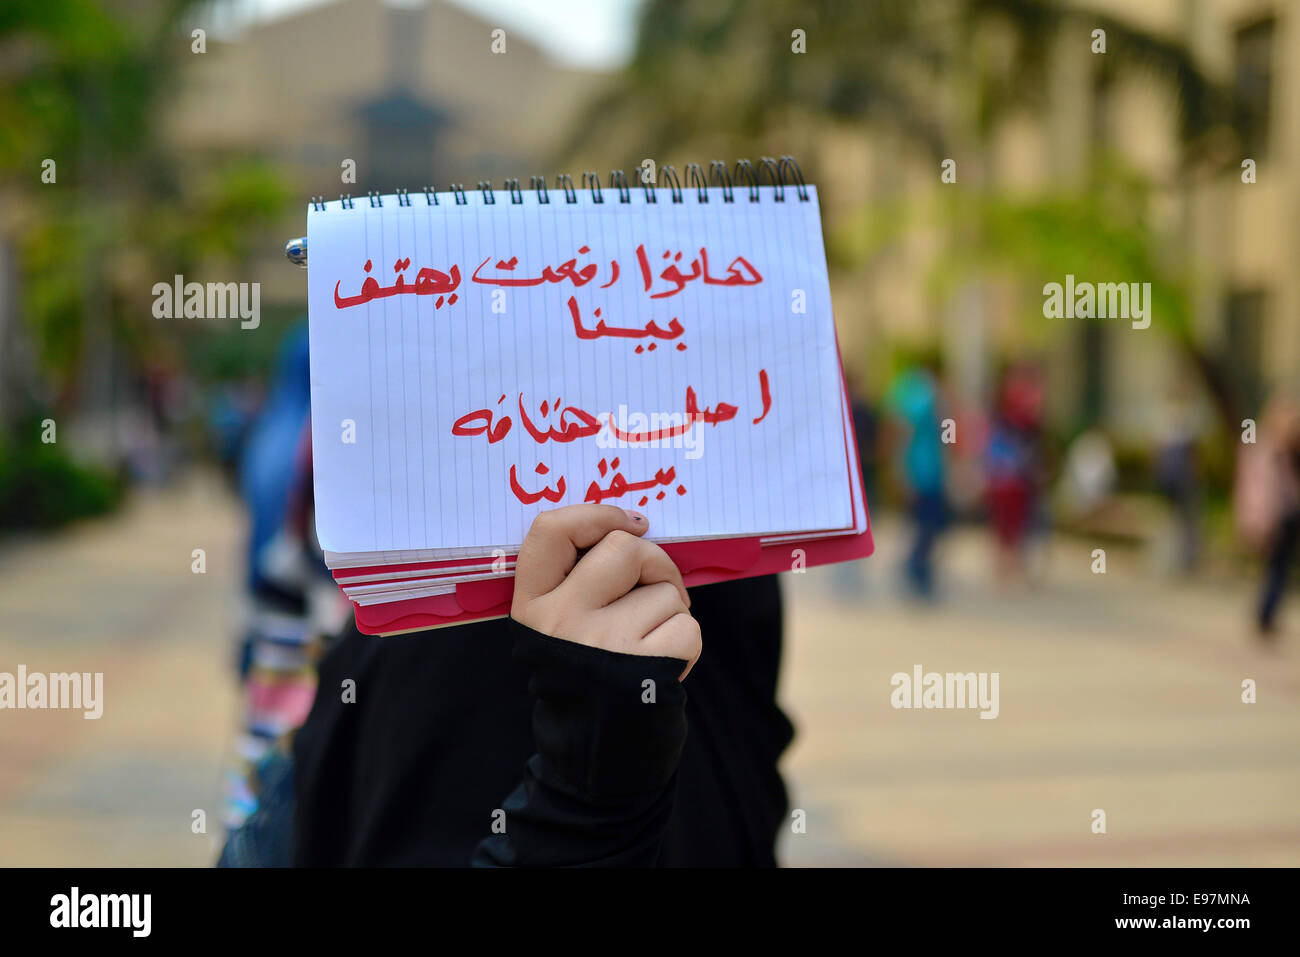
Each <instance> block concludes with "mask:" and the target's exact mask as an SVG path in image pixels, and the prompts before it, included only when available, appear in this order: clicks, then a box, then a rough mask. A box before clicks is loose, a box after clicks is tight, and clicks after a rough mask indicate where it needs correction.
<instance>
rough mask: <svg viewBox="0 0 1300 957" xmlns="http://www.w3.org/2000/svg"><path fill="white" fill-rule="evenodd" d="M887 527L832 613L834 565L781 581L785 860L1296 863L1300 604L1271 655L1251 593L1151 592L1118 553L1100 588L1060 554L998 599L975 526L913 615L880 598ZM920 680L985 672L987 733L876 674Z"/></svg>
mask: <svg viewBox="0 0 1300 957" xmlns="http://www.w3.org/2000/svg"><path fill="white" fill-rule="evenodd" d="M901 531H902V529H900V528H898V527H897V526H891V525H888V524H887V525H885V527H884V529H883V531H882V534H881V535H880V536H879V537H880V540H881V546H880V550H879V552H878V553H877V555H876V556H873V558H872V559H869V560H868V562H867V563H866V568H865V578H866V580H867V588H866V589H865V591H866V594H865V595H864V596H863V597H861V598H859V599H858V600H856V601H852V602H845V603H837V602H835V601H834V600H833V598H830V597H829V594H830V590H831V585H832V584H833V576H834V571H833V570H830V569H827V570H816V569H815V570H813V571H811V572H809V573H807V574H806V575H803V576H794V575H790V576H786V578H787V584H788V585H789V586H790V587H788V588H787V591H786V594H787V597H788V599H789V605H790V613H789V625H790V632H789V633H790V634H791V642H790V646H789V652H788V658H787V661H786V671H785V678H786V680H785V694H784V700H785V701H786V703H787V705H788V707H789V710H790V711H791V712H792V715H793V717H794V719H795V721H796V724H797V725H798V726H799V728H800V731H801V734H800V736H799V738H798V739H797V742H796V744H795V746H794V747H793V748H792V750H791V752H790V753H789V755H788V760H787V763H786V765H785V767H786V771H787V776H788V778H789V779H790V780H791V784H792V792H793V794H792V799H793V804H794V806H795V807H802V808H803V809H804V810H805V812H806V814H807V833H806V834H803V835H793V834H791V835H787V837H786V839H785V842H784V844H785V856H784V859H785V861H786V862H787V863H789V864H879V865H888V864H902V865H961V864H969V865H1082V866H1088V865H1120V866H1126V865H1153V866H1154V865H1171V866H1182V865H1290V866H1295V865H1297V864H1300V602H1297V601H1296V599H1295V598H1294V597H1293V598H1292V599H1291V606H1290V609H1289V612H1290V614H1289V620H1290V621H1292V622H1295V623H1296V626H1295V627H1293V628H1292V629H1291V631H1290V635H1289V636H1288V637H1284V639H1283V642H1282V647H1281V650H1280V651H1278V652H1272V653H1269V652H1265V651H1262V650H1260V649H1258V648H1257V647H1255V645H1254V643H1253V639H1252V637H1251V633H1250V630H1249V628H1248V627H1246V622H1247V617H1248V610H1249V608H1250V603H1251V597H1252V589H1251V584H1250V583H1249V582H1247V581H1244V580H1240V581H1236V582H1222V581H1220V582H1215V581H1206V582H1198V583H1196V584H1195V585H1173V584H1169V583H1163V582H1160V581H1158V580H1155V579H1153V578H1152V577H1151V576H1150V574H1149V573H1148V571H1147V569H1146V567H1145V563H1143V562H1138V561H1135V557H1134V556H1129V557H1128V558H1127V560H1126V557H1125V556H1124V555H1122V554H1115V553H1114V552H1113V550H1112V553H1111V554H1109V555H1108V570H1107V573H1106V574H1105V575H1093V574H1092V573H1091V571H1090V568H1089V566H1090V547H1088V546H1085V545H1083V544H1079V543H1063V542H1059V541H1058V542H1056V543H1054V544H1053V545H1052V547H1051V550H1050V555H1049V559H1048V562H1047V571H1046V576H1045V577H1046V580H1045V582H1044V584H1043V585H1041V586H1040V587H1039V588H1038V589H1037V590H1022V591H1011V592H999V591H998V590H997V589H996V588H994V587H993V585H992V580H991V576H990V573H989V572H988V570H987V566H988V558H989V554H988V551H987V547H988V546H987V542H986V540H985V539H984V537H983V536H982V535H981V534H980V533H978V532H976V531H970V532H965V533H961V534H959V535H957V536H955V537H954V540H952V541H950V542H949V543H948V545H947V549H946V554H945V559H946V574H947V582H948V589H947V594H946V595H945V598H944V600H943V601H942V602H941V603H939V604H938V605H937V606H936V607H933V608H924V607H922V608H918V607H915V606H914V605H911V604H909V603H907V602H905V601H902V600H900V598H899V597H898V596H897V590H896V588H895V587H894V585H895V582H896V571H897V567H898V564H899V554H898V549H899V547H900V546H901V544H902V536H901V535H900V533H901ZM918 664H919V665H921V666H922V667H923V669H924V670H925V671H926V672H929V671H936V672H971V671H973V672H990V673H991V672H997V673H998V674H999V676H1000V677H999V692H1000V694H999V697H1000V713H999V716H998V717H997V718H996V719H994V720H987V719H983V720H982V719H980V718H979V717H978V715H977V713H976V712H974V711H957V710H903V709H895V708H893V707H892V706H891V704H890V694H891V691H892V688H891V685H890V678H891V676H892V675H893V674H895V673H897V672H905V673H908V674H911V673H912V671H913V668H914V666H915V665H918ZM1247 678H1251V679H1254V680H1255V682H1256V684H1257V696H1258V701H1257V703H1255V704H1243V703H1242V701H1241V694H1242V681H1243V680H1244V679H1247ZM1095 809H1101V810H1103V811H1105V814H1106V831H1107V832H1106V833H1105V834H1093V833H1092V826H1091V825H1092V813H1093V811H1094V810H1095Z"/></svg>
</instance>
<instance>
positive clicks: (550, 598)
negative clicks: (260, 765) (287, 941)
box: [294, 505, 793, 866]
mask: <svg viewBox="0 0 1300 957" xmlns="http://www.w3.org/2000/svg"><path fill="white" fill-rule="evenodd" d="M647 529H648V521H647V519H646V518H645V517H644V516H643V515H640V514H638V513H636V512H631V511H625V510H624V509H621V508H618V507H616V506H613V505H575V506H569V507H567V508H561V509H556V510H553V511H550V512H543V513H541V514H540V515H539V516H538V518H537V520H536V521H535V522H534V523H533V525H532V527H531V529H530V531H529V533H528V536H527V538H526V539H525V541H524V544H523V546H522V548H521V549H520V554H519V562H518V566H517V569H516V583H515V597H514V602H513V606H512V610H511V614H512V618H511V619H504V620H493V621H484V622H477V623H474V624H468V625H462V626H457V627H453V628H447V629H443V630H441V631H438V632H433V633H425V634H422V635H418V636H409V637H399V638H389V639H375V638H368V637H364V636H361V635H360V634H359V633H357V632H355V631H353V632H352V633H351V634H349V635H347V636H346V637H344V638H343V639H342V640H341V641H340V642H338V644H337V645H336V646H335V647H334V648H333V649H332V650H331V652H330V653H329V654H328V655H327V656H326V657H325V658H324V659H323V660H322V662H321V667H320V689H321V690H320V692H319V693H318V695H317V698H316V701H315V703H314V705H313V708H312V711H311V714H310V715H309V717H308V719H307V722H306V724H305V725H304V727H303V728H302V729H301V730H300V731H299V733H298V734H297V736H296V739H295V742H294V758H295V763H296V775H297V777H296V791H297V809H296V816H295V823H294V863H295V864H297V865H302V866H352V865H356V866H372V865H434V866H460V865H470V864H473V865H476V866H773V865H775V863H776V856H775V843H776V838H777V835H778V832H779V830H780V828H781V827H782V826H783V824H784V821H785V819H786V815H787V798H786V791H785V787H784V785H783V783H782V780H781V776H780V773H779V772H778V770H777V761H778V759H779V758H780V756H781V753H782V752H783V751H784V750H785V748H786V747H787V745H788V744H789V742H790V740H791V737H792V735H793V729H792V727H791V725H790V722H789V721H788V719H787V718H786V716H785V715H784V714H783V713H782V711H781V709H780V707H779V706H778V705H777V703H776V688H777V678H778V672H779V669H780V654H781V601H780V593H779V589H778V587H777V583H776V580H775V578H774V577H771V576H768V577H763V578H753V579H742V580H737V581H730V582H724V583H720V584H715V585H709V586H705V587H701V588H695V589H691V590H689V591H687V589H685V587H684V586H683V584H682V578H681V574H680V573H679V572H678V570H677V567H676V566H675V565H674V564H673V562H672V560H671V559H669V558H668V556H667V554H666V553H665V552H664V551H663V549H661V548H660V547H659V546H657V545H655V544H653V543H651V542H648V541H646V540H645V539H644V535H645V533H646V531H647ZM349 682H350V684H349ZM349 688H350V689H351V692H352V693H351V694H349V693H348V689H349Z"/></svg>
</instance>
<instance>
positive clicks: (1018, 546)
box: [985, 362, 1044, 582]
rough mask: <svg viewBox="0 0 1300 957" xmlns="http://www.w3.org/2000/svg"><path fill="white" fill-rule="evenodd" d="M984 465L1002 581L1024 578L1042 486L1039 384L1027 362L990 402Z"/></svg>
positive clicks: (1035, 369) (1006, 378) (1034, 369)
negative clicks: (992, 402) (1027, 551)
mask: <svg viewBox="0 0 1300 957" xmlns="http://www.w3.org/2000/svg"><path fill="white" fill-rule="evenodd" d="M994 401H995V407H994V413H993V422H992V427H991V429H990V431H989V441H988V447H987V449H986V450H985V462H986V467H987V470H988V482H987V486H986V492H985V494H986V497H987V499H988V509H989V519H990V521H991V523H992V526H993V533H994V539H995V542H996V550H997V562H996V567H997V573H998V577H999V579H1001V580H1002V581H1004V582H1011V581H1017V580H1020V579H1023V578H1024V575H1025V540H1026V537H1027V536H1028V533H1029V532H1030V531H1031V529H1032V527H1033V524H1034V522H1035V520H1036V518H1037V516H1038V509H1039V503H1040V501H1039V500H1040V494H1039V493H1040V490H1041V487H1042V484H1043V471H1044V462H1043V382H1042V374H1041V372H1040V371H1039V368H1038V366H1037V365H1036V364H1035V363H1032V362H1017V363H1014V364H1013V365H1011V366H1010V367H1009V368H1008V369H1007V371H1006V372H1005V374H1004V375H1003V377H1002V382H1001V385H1000V386H999V387H998V392H997V397H996V399H995V400H994Z"/></svg>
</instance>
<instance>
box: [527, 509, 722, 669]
mask: <svg viewBox="0 0 1300 957" xmlns="http://www.w3.org/2000/svg"><path fill="white" fill-rule="evenodd" d="M649 526H650V523H649V521H648V520H647V519H646V517H645V516H644V515H641V514H639V513H637V512H630V511H625V510H624V509H621V508H618V507H616V506H614V505H570V506H567V507H566V508H557V509H554V510H553V511H549V512H542V513H540V514H539V515H538V516H537V518H535V519H534V520H533V525H532V528H530V529H529V530H528V535H527V537H526V538H525V539H524V543H523V545H521V546H520V548H519V560H518V562H517V563H516V565H515V596H514V603H513V604H512V605H511V608H510V617H512V618H514V619H515V621H517V622H519V623H520V624H521V625H526V626H527V627H529V628H531V629H533V630H534V631H539V632H541V633H542V634H544V635H550V636H551V637H553V638H562V639H565V640H566V641H574V642H577V643H579V644H583V645H590V646H591V647H593V648H603V649H605V650H606V651H616V652H622V653H624V654H629V655H648V656H655V657H669V658H680V659H681V660H683V661H685V662H686V667H685V669H683V671H682V673H681V675H679V676H678V680H679V681H680V680H681V679H683V678H685V677H686V676H687V675H688V674H689V673H690V670H691V668H692V667H694V665H695V662H696V661H697V660H698V659H699V657H700V651H701V648H702V645H701V642H700V626H699V623H698V622H696V620H695V619H694V618H692V617H691V613H690V611H689V608H690V605H691V599H690V596H688V595H687V594H686V586H685V585H684V584H683V583H682V575H681V572H679V571H678V570H677V566H676V565H675V564H673V560H672V559H671V558H669V557H668V553H667V552H665V551H664V550H663V549H662V548H660V547H659V546H658V545H656V544H654V543H653V542H647V541H645V540H643V539H642V538H641V536H643V535H644V534H645V533H646V530H647V529H648V528H649Z"/></svg>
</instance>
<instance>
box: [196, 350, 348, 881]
mask: <svg viewBox="0 0 1300 957" xmlns="http://www.w3.org/2000/svg"><path fill="white" fill-rule="evenodd" d="M310 406H311V391H310V376H309V368H308V344H307V329H306V327H305V326H303V327H299V328H297V329H295V330H294V331H293V332H291V333H290V334H289V336H288V337H287V338H286V340H285V343H284V345H283V346H282V348H281V352H280V357H279V360H278V365H277V368H276V371H275V374H274V378H273V381H272V385H271V389H270V392H269V394H268V397H267V401H266V404H265V405H264V406H263V408H262V410H261V412H260V413H259V414H258V415H257V417H256V419H255V420H254V422H253V424H252V426H251V427H250V429H249V433H248V439H247V442H246V444H245V445H244V448H243V454H242V457H241V459H240V463H239V477H240V491H241V493H242V497H243V499H244V502H245V505H246V507H247V509H248V512H249V519H250V532H249V544H248V551H247V565H248V573H247V577H246V579H245V587H246V590H247V609H246V615H247V617H246V622H245V626H244V630H243V634H242V635H241V640H240V654H239V677H240V681H241V682H242V685H243V699H244V700H243V711H242V716H241V728H240V730H239V740H238V745H237V748H236V750H237V756H236V760H235V762H234V764H233V766H232V768H231V770H230V772H229V773H228V775H227V800H226V808H225V814H224V824H225V825H226V827H227V828H228V829H229V830H230V831H231V838H230V841H229V842H228V844H227V847H226V850H225V852H224V853H223V855H222V861H221V862H222V864H224V865H229V866H239V865H245V866H247V865H275V864H282V865H283V864H288V862H289V843H288V842H289V838H290V836H291V831H292V826H291V821H292V795H291V790H290V789H291V787H292V780H293V778H292V763H291V761H290V759H289V757H288V747H287V743H286V736H288V735H292V733H293V732H294V731H296V730H297V729H298V728H299V727H300V726H301V725H302V723H303V721H304V720H305V719H306V717H307V712H308V711H309V710H310V709H311V702H312V698H313V696H314V695H315V691H316V673H315V661H316V658H317V657H318V655H319V650H320V649H319V646H320V643H321V640H322V638H323V637H325V636H328V635H329V634H331V633H333V632H335V631H337V629H338V628H340V627H341V625H342V621H343V613H344V612H345V611H346V605H345V604H344V603H343V600H342V593H341V592H339V590H338V588H337V587H336V586H335V585H334V582H333V580H332V578H331V576H330V574H329V570H328V568H327V567H326V566H325V563H324V556H323V555H322V553H321V550H320V548H319V545H318V544H317V542H316V539H315V522H314V519H313V513H312V509H313V495H312V471H311V426H310V415H309V413H310Z"/></svg>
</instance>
